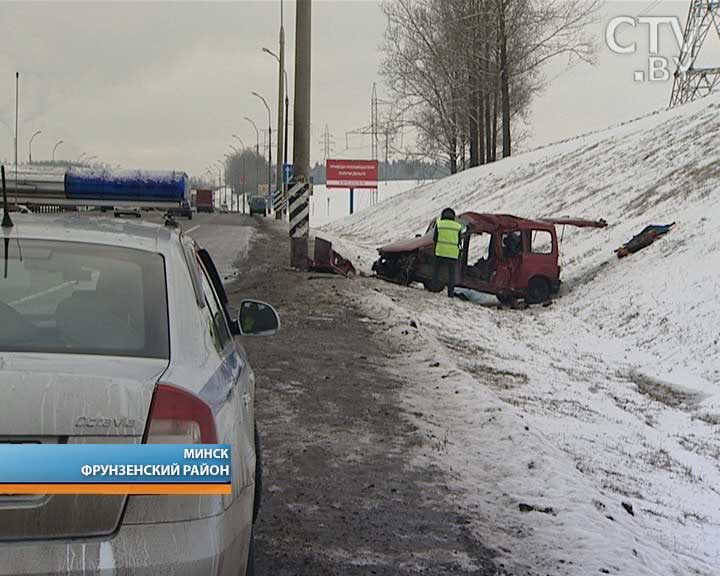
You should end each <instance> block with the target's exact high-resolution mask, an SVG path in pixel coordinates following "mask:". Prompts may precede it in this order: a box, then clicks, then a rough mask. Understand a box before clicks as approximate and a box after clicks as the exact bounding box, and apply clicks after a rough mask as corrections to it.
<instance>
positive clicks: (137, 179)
mask: <svg viewBox="0 0 720 576" xmlns="http://www.w3.org/2000/svg"><path fill="white" fill-rule="evenodd" d="M189 194H190V179H189V178H188V175H187V174H185V173H184V172H143V171H110V170H97V171H96V170H77V169H70V170H68V171H67V173H66V174H65V198H66V199H67V200H70V201H84V202H93V201H101V202H122V203H124V204H126V203H128V202H130V203H132V202H137V203H141V204H143V205H147V204H153V203H160V204H180V202H182V201H183V200H187V199H188V197H189Z"/></svg>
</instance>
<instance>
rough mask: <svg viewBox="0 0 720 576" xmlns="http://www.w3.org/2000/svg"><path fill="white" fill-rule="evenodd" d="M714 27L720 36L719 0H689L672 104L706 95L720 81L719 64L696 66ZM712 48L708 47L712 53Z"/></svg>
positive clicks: (672, 105)
mask: <svg viewBox="0 0 720 576" xmlns="http://www.w3.org/2000/svg"><path fill="white" fill-rule="evenodd" d="M711 30H714V31H715V34H716V35H717V36H718V37H720V2H718V0H690V10H689V11H688V19H687V22H686V23H685V35H684V39H683V45H682V48H681V49H680V57H679V58H678V67H677V70H676V71H675V80H674V81H673V89H672V95H671V96H670V107H671V108H672V107H674V106H677V105H678V104H685V103H686V102H692V101H693V100H696V99H697V98H702V97H703V96H707V95H708V94H710V92H712V91H713V89H715V87H717V86H718V84H720V66H696V65H695V64H696V62H697V59H698V56H699V55H700V51H701V49H702V47H703V43H704V42H705V40H706V39H707V36H708V34H709V33H710V31H711ZM710 50H712V48H709V49H708V50H707V51H708V52H709V51H710Z"/></svg>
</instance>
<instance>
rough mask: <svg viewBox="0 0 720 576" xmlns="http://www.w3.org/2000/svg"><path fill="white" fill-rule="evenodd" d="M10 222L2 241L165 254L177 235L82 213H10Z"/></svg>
mask: <svg viewBox="0 0 720 576" xmlns="http://www.w3.org/2000/svg"><path fill="white" fill-rule="evenodd" d="M0 213H2V210H0ZM12 221H13V227H12V228H9V229H3V232H5V237H6V238H10V239H13V238H17V239H20V240H22V239H36V240H57V241H64V242H84V243H89V244H105V245H110V246H122V247H126V248H134V249H136V250H146V251H149V252H166V251H167V250H168V248H169V245H170V243H171V242H172V240H173V237H177V236H178V234H179V233H178V232H177V231H174V230H171V229H169V228H168V227H166V226H163V225H162V224H156V223H152V222H128V221H126V220H118V219H116V218H107V217H104V216H99V215H96V214H92V215H91V214H83V213H82V212H66V213H59V214H21V213H19V212H13V213H12Z"/></svg>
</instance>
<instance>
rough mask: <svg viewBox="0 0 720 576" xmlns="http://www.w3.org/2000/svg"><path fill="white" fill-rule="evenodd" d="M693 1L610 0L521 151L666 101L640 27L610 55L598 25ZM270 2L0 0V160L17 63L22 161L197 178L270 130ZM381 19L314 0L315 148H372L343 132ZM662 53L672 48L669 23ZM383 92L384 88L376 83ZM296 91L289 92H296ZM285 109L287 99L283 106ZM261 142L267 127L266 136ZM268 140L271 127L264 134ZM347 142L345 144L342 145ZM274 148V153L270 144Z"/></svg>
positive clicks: (371, 7) (365, 91)
mask: <svg viewBox="0 0 720 576" xmlns="http://www.w3.org/2000/svg"><path fill="white" fill-rule="evenodd" d="M687 7H688V2H677V1H674V2H667V1H663V0H661V1H660V2H656V1H642V2H617V1H615V2H608V3H607V5H606V6H605V8H604V9H603V11H602V13H601V14H600V15H599V18H598V20H597V21H596V22H595V23H593V24H592V25H591V26H590V28H589V31H590V33H591V35H592V37H593V38H594V40H595V41H596V44H597V47H598V52H597V63H596V65H595V66H590V65H588V64H584V63H583V64H579V65H575V66H573V67H571V68H568V67H567V63H566V62H565V61H556V62H554V63H552V64H551V65H549V66H548V68H547V70H546V77H547V79H548V84H547V88H546V90H545V92H544V93H543V94H542V95H541V96H540V97H538V98H537V100H536V101H535V103H534V105H533V107H532V111H531V114H530V116H529V118H528V129H527V134H526V136H525V140H524V142H523V146H524V147H529V146H532V145H536V144H542V143H546V142H550V141H554V140H557V139H562V138H566V137H569V136H572V135H573V134H576V133H578V132H582V131H586V130H593V129H597V128H602V127H604V126H607V125H609V124H613V123H615V122H619V121H623V120H627V119H629V118H632V117H635V116H638V115H640V114H642V113H644V112H646V111H649V110H652V109H656V108H659V107H663V106H665V105H666V104H667V101H668V99H669V97H670V89H671V83H669V82H647V81H646V82H636V81H634V72H636V71H638V70H640V69H642V68H643V67H646V65H647V51H648V45H649V31H648V29H647V28H642V27H637V28H632V27H630V26H627V25H626V26H624V28H622V29H621V31H620V34H619V35H618V39H619V40H620V41H621V43H623V45H627V44H629V43H630V42H637V43H638V53H637V54H635V55H617V54H614V53H612V52H611V51H610V50H609V49H608V48H607V46H606V43H605V29H606V27H607V23H608V21H610V19H611V18H612V17H614V16H618V15H628V16H637V15H639V14H641V13H643V12H644V11H646V10H647V9H648V8H652V10H651V11H650V12H649V13H650V14H652V15H678V16H680V17H681V20H682V23H683V24H684V20H685V16H686V13H687ZM294 13H295V6H294V2H290V1H286V2H285V24H286V40H287V48H288V57H289V63H288V67H287V71H288V75H289V81H290V84H291V86H292V82H293V66H292V54H293V51H294V41H295V37H294ZM279 21H280V3H279V0H273V1H270V0H268V1H265V0H263V1H255V2H250V1H237V2H175V3H159V2H147V3H138V2H116V3H105V2H102V3H101V2H78V3H70V2H49V3H39V2H33V3H31V2H22V3H11V2H2V3H0V22H2V23H3V31H2V34H1V35H0V79H2V80H1V81H0V158H6V159H9V160H12V158H13V151H12V150H13V140H12V138H13V130H14V105H15V104H14V102H15V86H14V73H15V71H16V70H19V72H20V140H19V141H20V147H19V155H20V158H21V160H23V161H26V160H27V154H28V140H29V137H30V135H32V133H33V132H35V131H36V130H42V134H41V135H39V136H38V137H37V138H36V139H35V141H34V143H33V156H34V157H35V158H36V159H47V158H49V156H50V153H51V150H52V147H53V145H54V144H55V142H57V141H58V140H59V139H62V140H64V142H65V143H64V144H63V145H62V146H61V147H60V148H58V157H62V158H70V159H76V158H77V157H78V156H79V155H80V154H82V153H86V154H88V155H96V156H97V157H98V159H99V160H101V161H103V162H107V163H109V164H113V165H116V164H117V165H122V166H124V167H129V168H135V167H137V168H157V169H180V170H185V171H187V172H190V173H192V174H201V173H202V172H203V171H204V170H205V168H206V167H207V166H208V165H209V164H211V163H213V162H214V161H216V160H218V159H221V158H222V157H223V155H224V154H225V153H226V152H229V151H230V147H229V146H230V144H233V143H234V144H237V142H235V141H234V140H233V138H232V134H238V135H239V136H240V137H241V138H242V139H243V140H244V142H245V143H246V144H247V145H249V146H250V145H254V144H255V132H254V131H253V128H252V126H251V125H250V123H248V122H247V121H245V120H244V119H243V117H244V116H249V117H251V118H252V119H254V120H255V122H256V123H257V124H258V126H259V127H262V128H264V127H266V126H267V112H266V111H265V109H264V107H263V105H262V103H261V102H260V101H259V100H258V99H256V98H255V97H253V96H252V95H251V94H250V92H251V91H257V92H259V93H261V94H262V95H264V96H265V97H266V98H267V99H268V101H269V103H270V105H271V107H272V108H273V116H272V119H273V131H274V130H275V128H276V127H275V122H276V108H275V107H276V100H277V63H276V61H275V60H274V59H272V58H271V57H270V56H268V55H267V54H263V53H262V51H261V49H262V47H263V46H267V47H268V48H271V49H274V50H276V49H277V44H278V27H279ZM384 29H385V18H384V15H383V13H382V11H381V9H380V5H379V3H377V2H375V1H373V0H367V1H358V0H325V1H322V0H316V1H315V2H314V3H313V78H312V89H313V94H312V123H313V125H312V128H313V130H312V132H313V138H312V146H313V159H318V158H320V159H321V158H322V154H323V146H322V143H321V139H322V133H323V131H324V129H325V126H326V125H327V126H328V128H329V131H330V132H331V134H332V135H333V137H334V147H333V155H335V156H344V157H352V156H356V157H360V158H363V157H368V156H369V154H370V148H369V139H366V138H363V137H361V136H350V137H349V138H347V139H346V132H350V131H353V130H356V129H358V128H361V127H363V126H366V125H368V124H369V121H370V96H371V88H372V83H373V82H375V81H377V82H381V79H380V78H379V77H378V65H379V62H380V59H381V54H380V52H379V50H378V47H379V45H380V43H381V41H382V35H383V31H384ZM660 41H661V44H660V47H661V52H662V53H663V54H666V55H667V56H672V55H674V54H676V52H677V50H678V48H677V46H676V44H675V42H674V40H673V37H672V34H671V32H670V28H669V27H665V28H663V29H662V32H661V36H660ZM379 92H380V96H381V97H385V98H387V97H388V95H387V94H386V93H385V92H384V91H383V89H382V86H380V87H379ZM291 96H292V89H291ZM291 107H292V102H291ZM262 138H265V136H262ZM273 139H274V135H273ZM348 144H349V145H350V147H351V149H350V150H346V146H347V145H348ZM273 153H274V150H273Z"/></svg>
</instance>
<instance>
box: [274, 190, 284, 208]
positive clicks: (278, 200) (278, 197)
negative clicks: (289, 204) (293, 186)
mask: <svg viewBox="0 0 720 576" xmlns="http://www.w3.org/2000/svg"><path fill="white" fill-rule="evenodd" d="M284 211H285V197H284V195H283V191H282V186H281V187H280V189H279V190H275V192H274V193H273V212H275V214H282V213H283V212H284Z"/></svg>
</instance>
